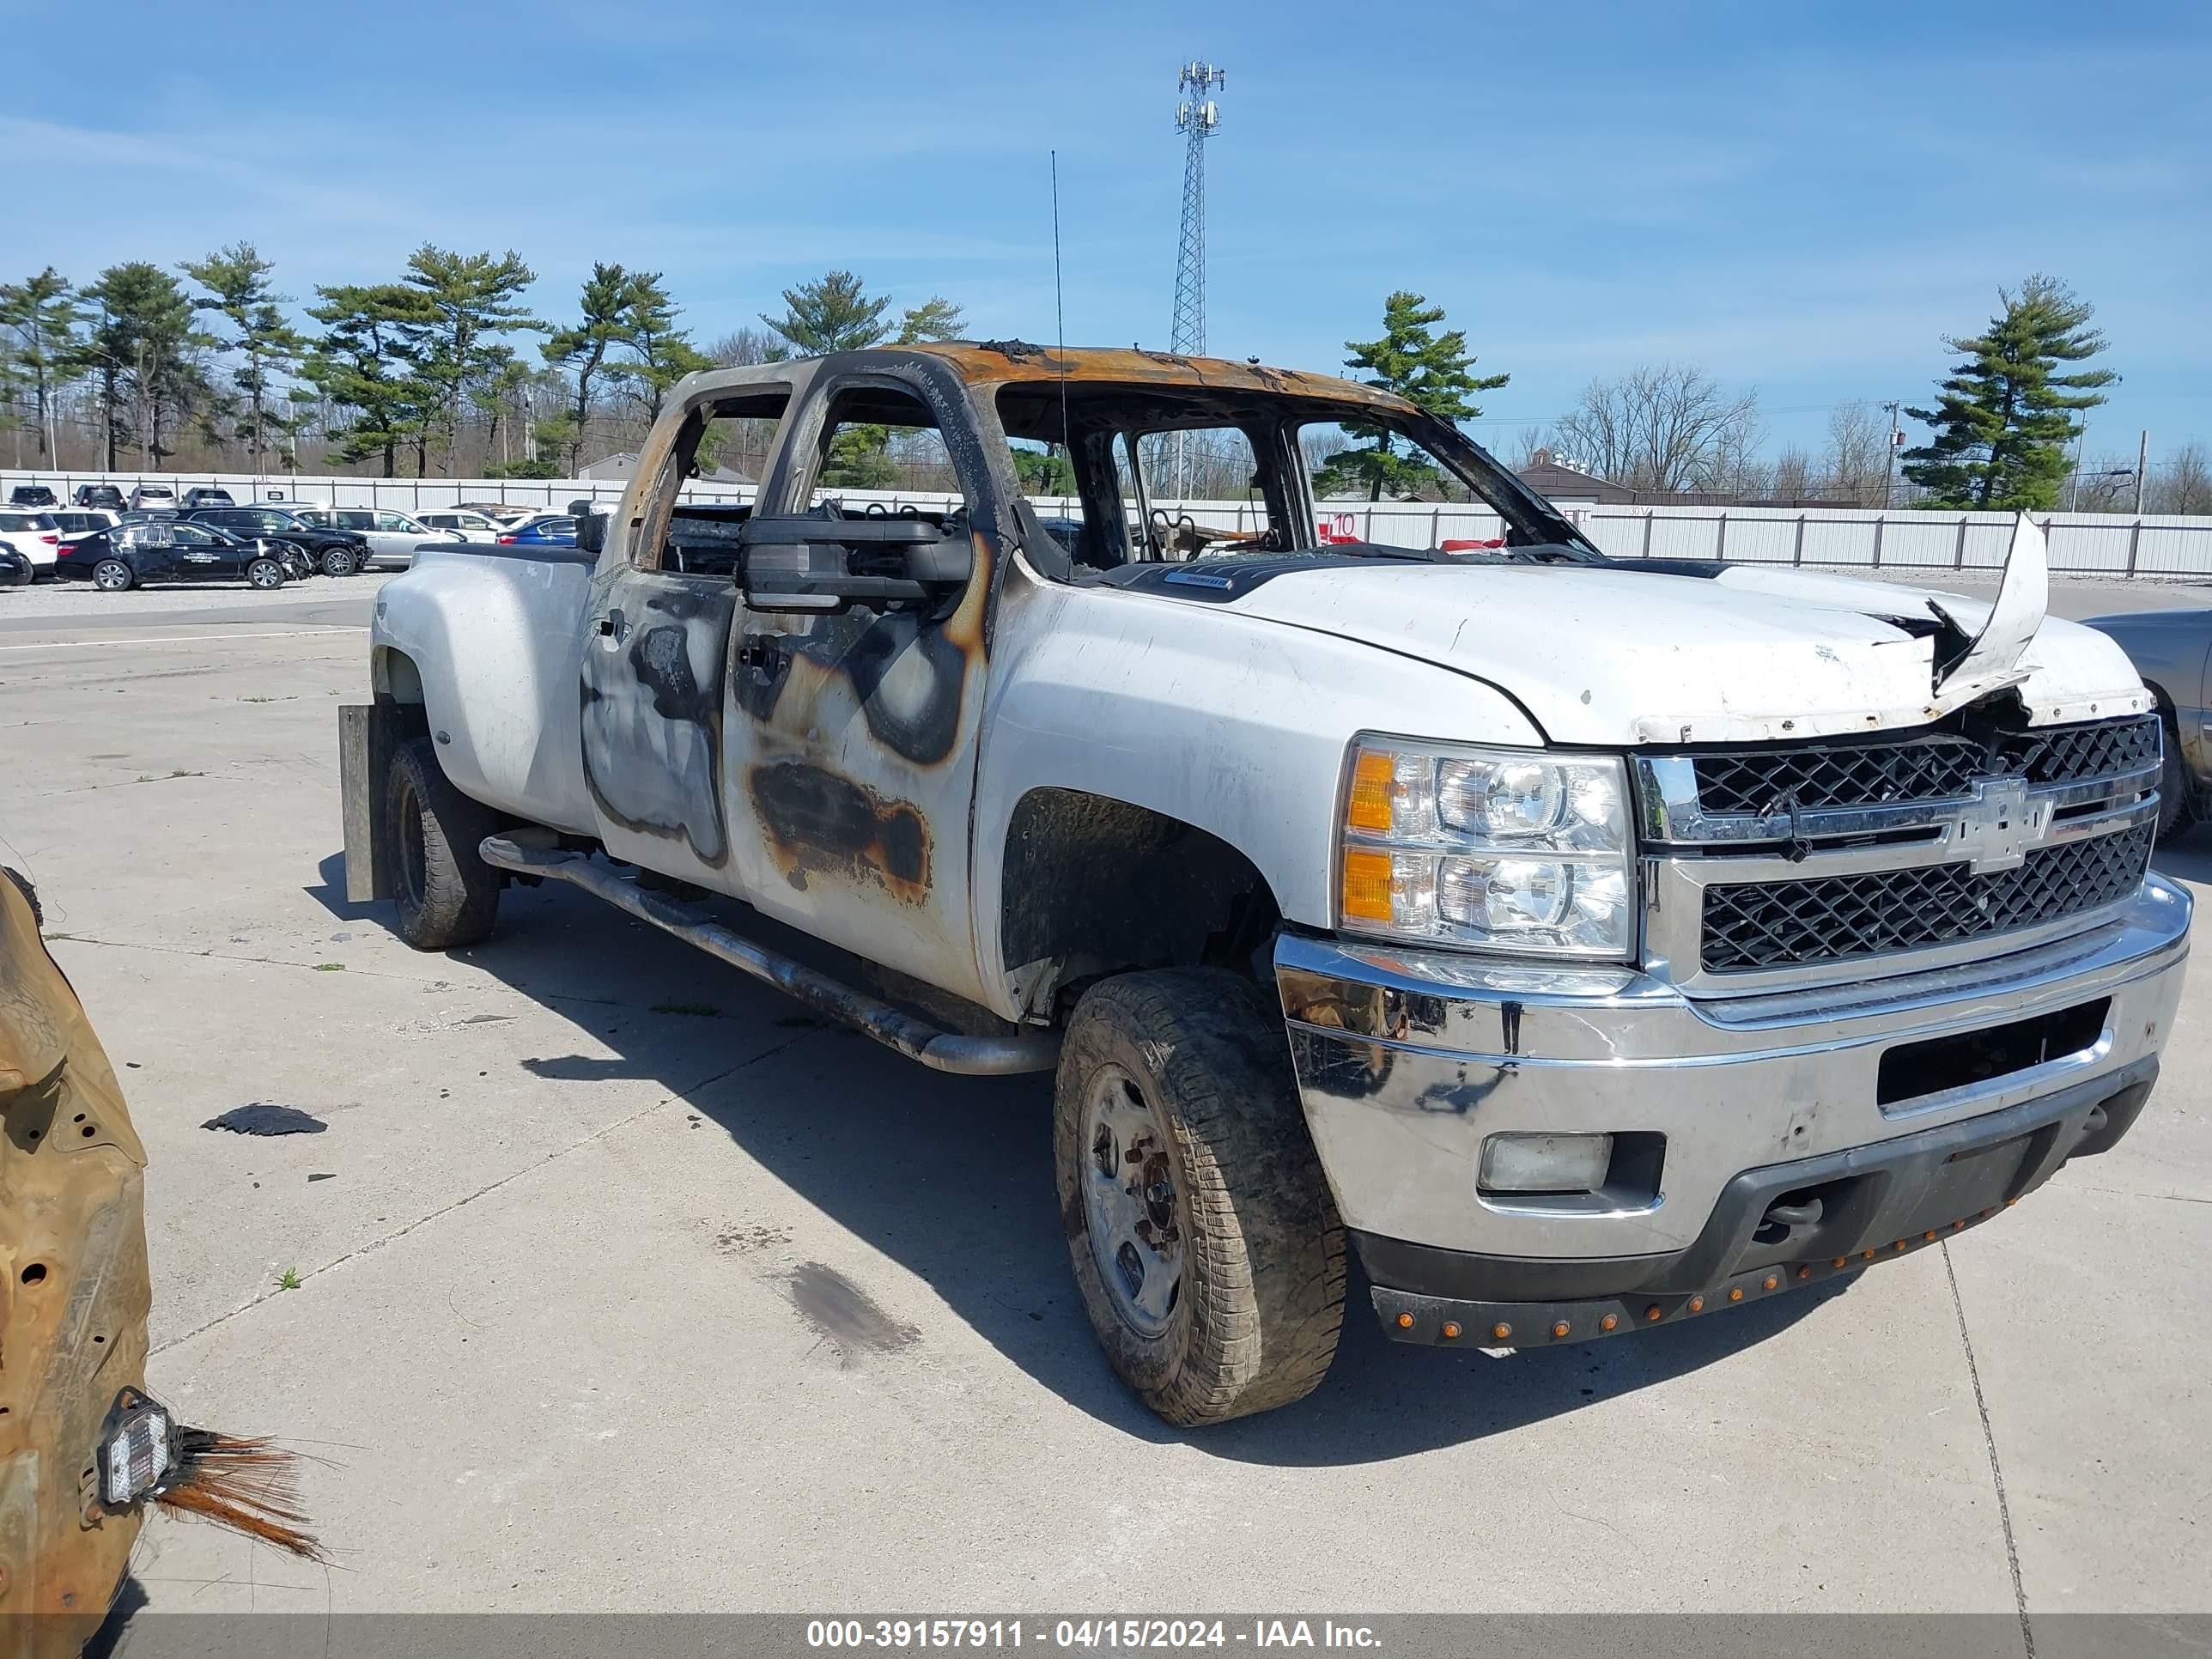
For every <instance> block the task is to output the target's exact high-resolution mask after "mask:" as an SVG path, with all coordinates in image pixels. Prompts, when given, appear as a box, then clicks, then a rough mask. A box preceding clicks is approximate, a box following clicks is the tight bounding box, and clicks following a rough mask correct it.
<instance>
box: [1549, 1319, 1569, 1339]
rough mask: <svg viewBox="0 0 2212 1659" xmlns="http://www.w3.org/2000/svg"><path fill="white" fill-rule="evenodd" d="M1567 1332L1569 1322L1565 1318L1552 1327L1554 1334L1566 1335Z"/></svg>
mask: <svg viewBox="0 0 2212 1659" xmlns="http://www.w3.org/2000/svg"><path fill="white" fill-rule="evenodd" d="M1552 1334H1553V1336H1565V1334H1567V1322H1566V1321H1565V1320H1564V1319H1562V1320H1561V1321H1560V1322H1559V1323H1558V1324H1556V1325H1554V1326H1553V1327H1552Z"/></svg>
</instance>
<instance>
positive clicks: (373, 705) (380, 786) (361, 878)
mask: <svg viewBox="0 0 2212 1659" xmlns="http://www.w3.org/2000/svg"><path fill="white" fill-rule="evenodd" d="M421 712H422V711H421V710H420V709H416V708H406V707H404V706H403V705H401V704H398V703H389V702H354V703H346V704H344V705H343V706H342V707H341V708H339V709H338V812H339V816H340V817H341V818H342V819H343V823H344V829H345V896H346V902H348V903H349V904H366V903H368V902H369V901H370V900H372V899H388V898H390V897H392V896H393V894H394V892H395V891H396V888H395V887H394V884H393V882H392V857H391V849H390V848H387V847H386V846H385V845H384V840H385V835H384V775H385V774H386V771H388V770H389V769H391V765H392V750H394V749H395V748H397V747H398V744H399V743H400V741H401V739H402V738H404V737H405V736H406V735H407V728H408V726H409V717H410V716H418V715H419V714H421Z"/></svg>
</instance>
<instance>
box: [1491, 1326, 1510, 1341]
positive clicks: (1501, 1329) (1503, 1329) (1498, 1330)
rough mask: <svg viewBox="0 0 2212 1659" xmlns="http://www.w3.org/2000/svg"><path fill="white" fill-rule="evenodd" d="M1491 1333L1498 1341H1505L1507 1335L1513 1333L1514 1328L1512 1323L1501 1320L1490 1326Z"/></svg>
mask: <svg viewBox="0 0 2212 1659" xmlns="http://www.w3.org/2000/svg"><path fill="white" fill-rule="evenodd" d="M1490 1334H1491V1335H1492V1336H1493V1337H1495V1338H1496V1339H1497V1340H1498V1341H1500V1342H1503V1341H1504V1340H1505V1339H1506V1338H1507V1337H1509V1336H1510V1335H1512V1334H1513V1328H1512V1327H1511V1326H1510V1325H1508V1324H1505V1323H1504V1322H1499V1323H1498V1324H1495V1325H1492V1327H1491V1328H1490Z"/></svg>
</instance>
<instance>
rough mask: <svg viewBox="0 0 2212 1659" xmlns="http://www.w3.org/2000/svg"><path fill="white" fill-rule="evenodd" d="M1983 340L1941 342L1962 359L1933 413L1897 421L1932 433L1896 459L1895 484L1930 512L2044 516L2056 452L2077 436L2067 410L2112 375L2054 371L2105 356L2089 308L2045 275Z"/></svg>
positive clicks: (2017, 297) (2012, 299)
mask: <svg viewBox="0 0 2212 1659" xmlns="http://www.w3.org/2000/svg"><path fill="white" fill-rule="evenodd" d="M1997 298H1998V299H1999V301H2001V302H2002V305H2003V307H2004V309H2003V311H2002V313H1999V314H1998V315H1997V316H1996V317H1993V318H1991V319H1990V326H1989V329H1988V331H1986V332H1984V333H1981V334H1977V335H1974V336H1972V337H1968V338H1966V339H1954V338H1950V337H1946V338H1945V340H1944V342H1943V343H1944V344H1945V345H1946V346H1948V347H1949V348H1950V349H1952V350H1954V351H1956V352H1960V353H1961V354H1963V355H1964V356H1965V358H1966V361H1965V362H1961V363H1959V364H1957V365H1956V366H1955V367H1954V368H1953V369H1952V371H1951V375H1950V378H1949V379H1948V380H1945V381H1944V382H1943V383H1942V386H1941V387H1940V388H1939V391H1938V395H1937V397H1936V407H1935V408H1933V409H1908V410H1905V413H1906V414H1908V415H1910V416H1912V418H1913V419H1914V420H1916V421H1924V422H1927V423H1928V425H1929V427H1930V428H1933V430H1932V433H1931V435H1930V436H1929V441H1927V442H1926V443H1925V444H1923V445H1922V446H1920V447H1918V448H1917V449H1908V450H1906V451H1905V477H1908V478H1910V479H1911V481H1912V482H1913V483H1916V484H1918V485H1919V486H1920V487H1921V489H1923V490H1925V491H1927V492H1928V493H1927V497H1926V499H1925V501H1924V502H1923V505H1925V506H1928V507H1954V508H1955V507H1990V508H1998V509H2002V510H2005V511H2029V510H2040V511H2048V510H2049V509H2050V508H2052V507H2056V506H2057V505H2058V491H2059V485H2060V483H2062V482H2063V479H2064V477H2065V476H2066V447H2067V446H2068V445H2069V443H2071V442H2072V441H2074V437H2075V434H2076V433H2078V432H2079V431H2080V430H2081V428H2080V426H2079V425H2078V424H2077V423H2076V422H2075V419H2074V412H2075V410H2084V409H2093V408H2095V407H2096V406H2097V405H2098V404H2101V403H2103V402H2104V401H2105V399H2104V398H2102V397H2101V396H2100V395H2099V393H2098V391H2097V388H2099V387H2100V386H2110V385H2112V383H2113V382H2114V381H2115V380H2118V379H2119V376H2118V375H2117V374H2113V373H2112V370H2110V369H2108V368H2092V369H2082V370H2079V371H2077V372H2076V373H2074V374H2059V373H2057V370H2058V369H2059V368H2060V367H2061V366H2063V365H2064V364H2067V363H2078V362H2084V361H2086V360H2087V359H2088V358H2090V357H2093V356H2095V355H2096V354H2097V353H2098V352H2100V351H2102V350H2103V349H2105V337H2104V336H2103V335H2102V334H2100V333H2099V332H2097V331H2096V330H2094V329H2093V328H2091V327H2089V326H2088V322H2089V319H2090V318H2091V316H2093V314H2094V307H2092V306H2091V305H2090V304H2089V302H2088V301H2086V300H2081V299H2077V298H2075V295H2074V293H2073V291H2072V290H2071V289H2069V288H2067V287H2066V285H2065V284H2064V283H2061V282H2059V281H2058V280H2057V278H2056V277H2053V276H2031V277H2029V278H2028V279H2027V281H2026V282H2025V283H2021V286H2020V291H2019V292H2018V293H2016V294H2015V293H2009V292H2008V291H2006V290H2004V289H1998V290H1997Z"/></svg>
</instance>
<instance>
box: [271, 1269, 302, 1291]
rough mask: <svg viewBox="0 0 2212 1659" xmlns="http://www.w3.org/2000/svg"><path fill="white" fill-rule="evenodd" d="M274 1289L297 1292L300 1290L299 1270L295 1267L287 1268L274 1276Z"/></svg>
mask: <svg viewBox="0 0 2212 1659" xmlns="http://www.w3.org/2000/svg"><path fill="white" fill-rule="evenodd" d="M276 1288H277V1289H278V1290H280V1291H296V1290H298V1289H299V1288H300V1270H299V1269H298V1268H297V1267H287V1268H285V1269H284V1271H283V1273H278V1274H277V1275H276Z"/></svg>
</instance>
